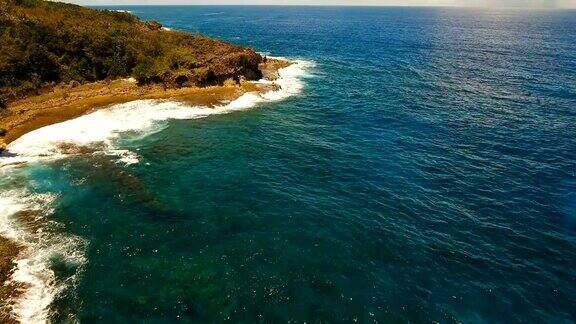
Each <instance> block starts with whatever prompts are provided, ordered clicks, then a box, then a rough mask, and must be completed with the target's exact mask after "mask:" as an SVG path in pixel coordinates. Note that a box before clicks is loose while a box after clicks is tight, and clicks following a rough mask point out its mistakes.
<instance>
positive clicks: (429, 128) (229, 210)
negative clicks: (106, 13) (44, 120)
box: [25, 6, 576, 323]
mask: <svg viewBox="0 0 576 324" xmlns="http://www.w3.org/2000/svg"><path fill="white" fill-rule="evenodd" d="M114 9H127V10H131V11H132V12H134V13H135V14H136V15H138V16H139V17H141V18H143V19H155V20H158V21H160V22H161V23H163V24H164V25H165V26H166V27H169V28H173V29H177V30H182V31H187V32H197V33H204V34H207V35H210V36H214V37H218V38H222V39H224V40H227V41H231V42H234V43H237V44H241V45H247V46H251V47H254V48H256V49H257V50H259V51H261V52H265V53H270V54H271V55H278V56H285V57H289V58H299V59H304V60H309V61H314V62H315V63H316V66H315V67H314V68H312V69H311V70H310V71H309V73H310V76H309V77H307V78H305V79H303V82H304V83H305V88H304V90H303V93H302V94H301V95H299V96H296V97H292V98H289V99H287V100H285V101H282V102H278V103H268V104H262V105H260V106H258V107H256V108H254V109H250V110H247V111H242V112H236V113H232V114H227V115H218V116H211V117H208V118H203V119H194V120H177V121H176V120H175V121H171V122H170V123H169V126H168V127H167V128H165V129H164V130H162V131H160V132H157V133H154V134H151V135H149V136H145V137H138V138H137V139H130V140H125V141H123V142H122V146H123V148H126V149H130V150H133V151H137V152H138V155H139V157H140V163H138V164H134V165H129V166H124V165H122V164H118V163H115V162H114V161H113V159H114V158H113V157H109V158H108V157H102V156H98V157H86V156H84V157H76V158H70V159H66V160H63V161H59V162H55V163H49V164H42V165H36V166H33V167H30V168H28V169H27V170H26V176H25V177H26V179H29V181H30V182H31V184H30V185H29V187H31V188H33V190H35V191H38V192H55V193H58V194H59V199H58V200H57V202H56V207H55V210H54V213H53V214H52V215H51V216H50V217H51V219H52V220H55V221H57V222H58V224H60V227H59V229H58V230H59V231H64V232H66V233H69V234H74V235H77V236H78V237H81V238H83V239H85V241H86V242H87V246H86V258H87V263H86V264H85V265H84V267H83V269H82V273H81V275H80V279H79V281H78V283H77V286H76V287H74V288H71V289H68V290H66V291H65V292H64V293H62V294H60V296H59V298H58V299H57V300H56V301H55V302H54V304H53V306H52V311H53V313H52V317H53V319H55V320H58V321H60V320H63V319H65V318H68V317H70V314H76V315H77V316H78V318H79V319H80V320H81V321H82V322H99V321H107V322H142V321H144V322H148V323H160V322H173V321H176V320H180V321H182V322H224V321H230V322H245V323H254V322H262V323H275V322H279V323H282V322H298V323H303V322H307V323H310V322H312V323H320V322H329V323H331V322H348V323H353V322H356V321H358V322H362V323H372V322H379V323H389V322H414V323H428V322H440V323H450V322H464V323H495V322H500V323H522V322H523V323H536V322H547V323H573V322H575V321H576V306H575V305H576V12H575V11H510V10H508V11H487V10H474V9H466V10H464V9H447V8H436V9H431V8H349V7H348V8H346V7H338V8H336V7H334V8H332V7H146V6H145V7H122V8H120V7H115V8H114ZM53 267H54V269H56V270H55V271H56V273H57V275H58V276H59V278H60V279H59V280H64V279H65V278H67V275H68V272H69V271H71V270H70V267H68V266H66V264H62V262H59V261H58V258H56V257H55V260H54V265H53Z"/></svg>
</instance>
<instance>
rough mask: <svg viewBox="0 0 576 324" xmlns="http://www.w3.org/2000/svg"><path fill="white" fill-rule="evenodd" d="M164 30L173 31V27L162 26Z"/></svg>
mask: <svg viewBox="0 0 576 324" xmlns="http://www.w3.org/2000/svg"><path fill="white" fill-rule="evenodd" d="M162 30H164V31H172V28H168V27H162Z"/></svg>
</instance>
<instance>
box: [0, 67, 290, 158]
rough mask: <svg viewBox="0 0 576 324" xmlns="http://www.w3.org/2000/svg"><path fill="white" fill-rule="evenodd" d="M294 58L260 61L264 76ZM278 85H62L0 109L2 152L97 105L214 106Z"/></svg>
mask: <svg viewBox="0 0 576 324" xmlns="http://www.w3.org/2000/svg"><path fill="white" fill-rule="evenodd" d="M289 65H290V62H288V61H285V60H278V59H268V60H267V61H266V62H265V63H261V64H260V69H261V71H262V73H263V75H264V79H265V80H268V81H272V82H273V81H274V80H276V79H277V78H278V71H279V70H280V69H282V68H285V67H288V66H289ZM274 87H275V85H274V84H273V83H272V84H266V83H257V82H250V81H244V80H242V81H240V82H239V83H235V82H234V81H232V80H228V81H227V82H225V83H224V85H221V86H209V87H182V88H165V87H164V86H163V85H159V84H155V85H145V86H139V85H137V84H136V82H135V81H134V80H130V79H118V80H112V81H99V82H93V83H87V84H82V85H73V84H72V85H60V86H58V87H55V88H54V89H52V91H50V92H47V93H43V94H39V95H35V96H30V97H27V98H24V99H21V100H17V101H15V102H13V103H10V104H9V105H8V107H7V108H6V109H4V111H0V131H2V132H5V134H4V135H0V152H2V150H3V149H5V148H6V146H7V145H9V144H10V143H11V142H13V141H15V140H16V139H18V138H19V137H21V136H22V135H24V134H26V133H28V132H31V131H33V130H36V129H39V128H41V127H44V126H48V125H51V124H56V123H59V122H63V121H66V120H69V119H72V118H75V117H78V116H81V115H83V114H86V113H88V112H90V111H93V110H95V109H103V108H106V107H109V106H111V105H114V104H120V103H125V102H130V101H134V100H143V99H156V100H174V101H180V102H184V103H187V104H191V105H199V106H207V107H213V106H214V105H217V104H219V103H222V102H226V101H232V100H235V99H237V98H239V97H240V96H242V95H243V94H245V93H249V92H258V93H265V92H267V91H270V90H274Z"/></svg>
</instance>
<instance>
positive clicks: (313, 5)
mask: <svg viewBox="0 0 576 324" xmlns="http://www.w3.org/2000/svg"><path fill="white" fill-rule="evenodd" d="M68 3H71V4H76V5H79V6H90V7H128V6H133V7H146V6H158V7H178V6H180V7H351V8H354V7H361V8H381V7H389V8H463V9H507V10H557V11H562V10H576V7H559V8H546V7H519V6H516V7H514V6H502V7H500V6H466V5H464V6H463V5H446V4H442V5H430V4H423V5H419V4H413V5H411V4H404V5H400V4H353V5H351V4H337V3H336V4H321V3H320V4H280V3H279V4H258V3H243V4H231V3H230V4H228V3H213V4H202V3H187V4H181V3H145V4H142V3H134V4H117V3H108V4H107V3H101V4H78V3H72V2H68Z"/></svg>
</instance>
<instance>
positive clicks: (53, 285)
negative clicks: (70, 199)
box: [0, 190, 86, 323]
mask: <svg viewBox="0 0 576 324" xmlns="http://www.w3.org/2000/svg"><path fill="white" fill-rule="evenodd" d="M56 198H57V196H56V195H53V194H31V193H29V192H27V191H25V190H8V191H3V192H0V234H1V235H3V236H4V237H6V238H9V239H11V240H13V241H14V242H16V243H17V244H18V245H19V246H21V247H23V249H22V251H21V252H20V254H19V255H18V257H17V258H16V260H15V263H16V266H15V269H14V272H13V274H12V276H11V277H10V279H9V280H8V282H7V284H15V286H16V287H20V286H21V287H23V288H24V290H23V292H22V295H21V296H19V297H18V298H17V299H16V300H14V301H13V303H11V304H12V311H13V313H14V315H15V317H16V319H17V320H19V321H20V322H22V323H45V322H46V321H47V320H48V312H49V307H48V306H49V305H50V304H51V303H52V301H53V300H54V298H55V297H56V296H58V294H60V293H61V292H62V291H64V290H65V289H67V288H69V286H70V285H71V284H73V285H75V283H76V281H77V280H78V275H79V273H80V272H81V268H82V266H83V265H84V264H85V262H86V260H85V253H84V251H85V246H86V244H85V242H84V241H83V240H82V239H81V238H79V237H76V236H71V235H64V234H55V233H52V232H50V231H45V230H43V226H42V225H43V223H45V222H47V220H46V216H48V215H50V214H51V213H52V211H53V208H52V204H53V202H54V201H55V199H56ZM22 212H26V213H27V214H26V215H27V217H30V219H18V218H17V217H15V216H16V215H17V214H19V213H22ZM54 258H61V259H62V260H64V261H65V262H66V263H68V264H74V265H75V266H77V271H76V272H75V273H74V274H73V275H72V276H71V277H69V278H67V279H66V282H58V280H57V278H56V275H55V273H54V272H53V271H52V270H51V268H50V264H51V260H53V259H54Z"/></svg>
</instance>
